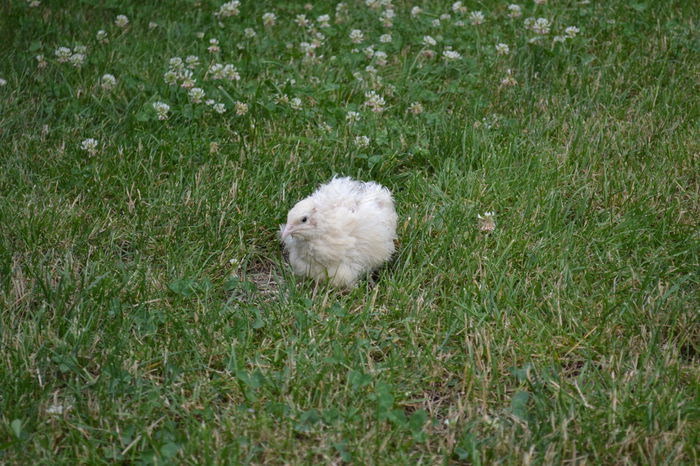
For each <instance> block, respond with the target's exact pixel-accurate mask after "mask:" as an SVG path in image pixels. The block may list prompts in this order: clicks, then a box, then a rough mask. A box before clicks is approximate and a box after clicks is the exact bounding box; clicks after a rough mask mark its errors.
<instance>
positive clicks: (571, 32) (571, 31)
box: [564, 26, 580, 39]
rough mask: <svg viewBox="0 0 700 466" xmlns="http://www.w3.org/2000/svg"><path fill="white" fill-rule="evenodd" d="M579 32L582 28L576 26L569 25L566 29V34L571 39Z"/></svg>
mask: <svg viewBox="0 0 700 466" xmlns="http://www.w3.org/2000/svg"><path fill="white" fill-rule="evenodd" d="M579 32H580V30H579V28H577V27H576V26H569V27H567V28H566V29H564V34H566V37H568V38H569V39H573V38H574V37H576V34H578V33H579Z"/></svg>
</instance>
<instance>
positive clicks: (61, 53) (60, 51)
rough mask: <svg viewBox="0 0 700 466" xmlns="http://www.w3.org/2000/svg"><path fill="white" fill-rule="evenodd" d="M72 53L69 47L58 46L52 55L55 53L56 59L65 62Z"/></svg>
mask: <svg viewBox="0 0 700 466" xmlns="http://www.w3.org/2000/svg"><path fill="white" fill-rule="evenodd" d="M72 54H73V52H71V49H69V48H68V47H59V48H57V49H56V51H55V52H54V55H56V60H57V61H58V62H59V63H66V62H67V61H68V60H70V56H71V55H72Z"/></svg>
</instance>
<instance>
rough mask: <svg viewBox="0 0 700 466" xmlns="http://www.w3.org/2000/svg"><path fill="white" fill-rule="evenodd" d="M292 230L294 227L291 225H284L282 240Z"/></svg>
mask: <svg viewBox="0 0 700 466" xmlns="http://www.w3.org/2000/svg"><path fill="white" fill-rule="evenodd" d="M293 230H294V228H293V227H292V225H284V230H282V240H284V239H285V238H286V237H287V236H289V235H291V234H292V231H293Z"/></svg>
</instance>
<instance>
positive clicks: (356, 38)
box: [350, 29, 365, 44]
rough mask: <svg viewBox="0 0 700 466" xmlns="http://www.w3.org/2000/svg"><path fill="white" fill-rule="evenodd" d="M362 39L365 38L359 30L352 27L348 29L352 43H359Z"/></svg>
mask: <svg viewBox="0 0 700 466" xmlns="http://www.w3.org/2000/svg"><path fill="white" fill-rule="evenodd" d="M363 40H365V35H364V33H363V32H362V31H361V30H359V29H353V30H352V31H350V41H351V42H352V43H353V44H359V43H361V42H362V41H363Z"/></svg>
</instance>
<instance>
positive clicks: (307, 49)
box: [299, 42, 316, 55]
mask: <svg viewBox="0 0 700 466" xmlns="http://www.w3.org/2000/svg"><path fill="white" fill-rule="evenodd" d="M315 48H316V47H315V46H314V45H313V44H310V43H308V42H301V43H300V44H299V49H300V50H301V51H302V52H304V53H305V54H307V55H308V54H310V53H313V51H314V49H315Z"/></svg>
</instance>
